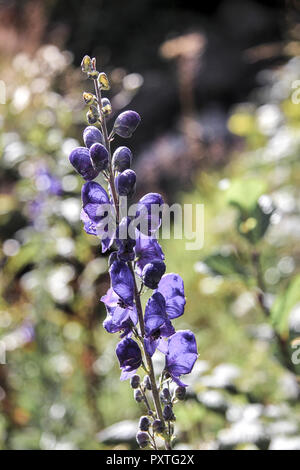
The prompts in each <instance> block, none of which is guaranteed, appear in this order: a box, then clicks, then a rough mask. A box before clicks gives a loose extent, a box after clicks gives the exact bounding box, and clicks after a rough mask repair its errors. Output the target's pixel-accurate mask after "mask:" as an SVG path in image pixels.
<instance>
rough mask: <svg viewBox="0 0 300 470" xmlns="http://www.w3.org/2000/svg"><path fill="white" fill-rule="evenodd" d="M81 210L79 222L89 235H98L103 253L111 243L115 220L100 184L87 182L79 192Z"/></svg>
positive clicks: (107, 198)
mask: <svg viewBox="0 0 300 470" xmlns="http://www.w3.org/2000/svg"><path fill="white" fill-rule="evenodd" d="M81 196H82V204H83V210H82V213H81V220H82V221H83V223H84V229H85V231H86V232H87V233H89V234H91V235H98V236H99V237H100V238H101V241H102V252H103V253H104V252H105V251H106V250H107V249H108V248H109V247H110V246H111V245H112V243H113V241H114V235H115V219H114V210H113V206H112V205H111V203H110V200H109V197H108V194H107V192H106V191H105V189H103V188H102V186H100V184H98V183H96V182H94V181H89V182H87V183H85V184H84V185H83V187H82V191H81Z"/></svg>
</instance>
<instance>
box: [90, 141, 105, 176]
mask: <svg viewBox="0 0 300 470" xmlns="http://www.w3.org/2000/svg"><path fill="white" fill-rule="evenodd" d="M90 159H91V162H92V165H93V167H94V168H95V170H98V171H103V170H105V169H106V168H107V165H108V151H107V150H106V148H105V147H104V145H102V144H98V143H95V144H93V145H92V146H91V148H90Z"/></svg>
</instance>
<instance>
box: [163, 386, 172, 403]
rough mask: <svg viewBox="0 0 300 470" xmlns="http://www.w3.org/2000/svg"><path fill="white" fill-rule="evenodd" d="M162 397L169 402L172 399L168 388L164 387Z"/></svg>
mask: <svg viewBox="0 0 300 470" xmlns="http://www.w3.org/2000/svg"><path fill="white" fill-rule="evenodd" d="M161 398H162V401H163V402H164V403H169V402H170V400H171V395H170V391H169V389H168V388H164V389H163V390H162V392H161Z"/></svg>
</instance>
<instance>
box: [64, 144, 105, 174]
mask: <svg viewBox="0 0 300 470" xmlns="http://www.w3.org/2000/svg"><path fill="white" fill-rule="evenodd" d="M69 160H70V163H71V164H72V165H73V167H74V168H75V170H76V171H77V173H79V174H80V175H81V176H82V177H83V178H84V179H85V180H87V181H91V180H93V179H95V178H96V177H97V176H98V175H99V170H97V169H95V168H94V167H93V165H92V162H91V159H90V151H89V149H87V148H86V147H77V148H75V149H74V150H72V152H71V153H70V156H69Z"/></svg>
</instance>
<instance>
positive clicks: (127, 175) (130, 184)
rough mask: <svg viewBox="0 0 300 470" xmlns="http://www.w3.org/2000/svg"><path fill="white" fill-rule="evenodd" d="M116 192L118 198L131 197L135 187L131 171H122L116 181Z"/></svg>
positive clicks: (134, 179) (134, 176) (134, 178)
mask: <svg viewBox="0 0 300 470" xmlns="http://www.w3.org/2000/svg"><path fill="white" fill-rule="evenodd" d="M115 183H116V190H117V193H118V194H119V195H120V196H129V197H131V196H133V195H134V193H135V186H136V174H135V172H134V171H133V170H130V169H128V170H124V171H123V172H122V173H120V174H119V175H118V176H117V177H116V179H115Z"/></svg>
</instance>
